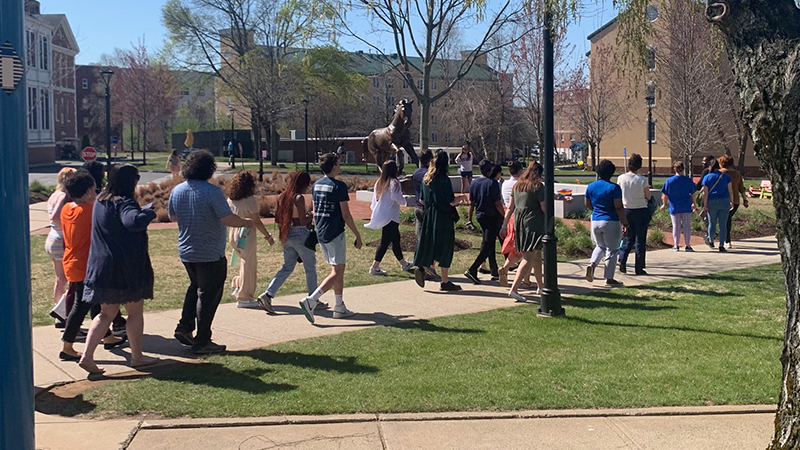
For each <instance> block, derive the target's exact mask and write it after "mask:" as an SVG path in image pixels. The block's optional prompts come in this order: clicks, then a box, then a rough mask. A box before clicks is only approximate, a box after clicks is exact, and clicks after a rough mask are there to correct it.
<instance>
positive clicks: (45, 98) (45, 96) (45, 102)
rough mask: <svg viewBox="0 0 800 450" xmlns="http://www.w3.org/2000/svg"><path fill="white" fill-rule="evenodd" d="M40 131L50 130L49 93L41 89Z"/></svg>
mask: <svg viewBox="0 0 800 450" xmlns="http://www.w3.org/2000/svg"><path fill="white" fill-rule="evenodd" d="M41 104H42V129H43V130H49V129H50V91H46V90H44V89H42V101H41Z"/></svg>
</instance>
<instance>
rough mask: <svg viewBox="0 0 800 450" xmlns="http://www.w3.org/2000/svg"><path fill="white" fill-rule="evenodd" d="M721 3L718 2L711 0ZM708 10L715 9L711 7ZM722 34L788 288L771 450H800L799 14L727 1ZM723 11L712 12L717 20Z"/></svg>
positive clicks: (774, 0) (781, 5) (772, 5)
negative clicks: (767, 192)
mask: <svg viewBox="0 0 800 450" xmlns="http://www.w3.org/2000/svg"><path fill="white" fill-rule="evenodd" d="M715 1H718V0H715ZM709 2H710V3H713V2H712V1H711V0H709ZM727 6H728V8H727V9H728V13H727V14H726V15H724V16H722V17H720V18H718V20H716V21H715V22H716V23H717V25H718V26H719V28H720V29H721V30H722V35H723V37H724V39H725V42H726V44H727V45H726V48H727V52H728V57H729V59H730V61H731V66H732V68H733V76H734V79H735V82H736V90H737V93H738V97H739V100H740V101H741V102H742V106H743V108H742V116H743V119H744V122H745V124H747V126H748V128H749V129H750V133H751V137H752V139H753V142H754V143H755V149H756V155H757V156H758V158H759V159H760V160H761V162H762V163H763V165H764V168H765V170H766V171H767V173H768V175H769V177H770V178H771V180H772V186H773V204H774V206H775V213H776V217H777V224H778V247H779V248H780V251H781V261H782V263H783V272H784V276H785V280H786V310H787V311H786V312H787V317H786V329H785V331H784V348H783V354H782V355H781V363H782V365H783V380H782V383H781V394H780V399H779V401H778V412H777V416H776V418H775V435H774V437H773V439H772V442H771V443H770V445H769V447H768V448H769V449H770V450H788V449H798V448H800V409H798V405H797V404H796V402H798V401H800V377H799V376H798V375H800V258H798V255H800V176H798V174H800V114H798V111H800V27H798V26H797V24H798V23H800V9H798V8H796V7H795V5H794V2H793V1H792V0H727ZM720 10H721V8H719V7H717V8H716V9H714V8H712V11H711V12H712V14H720V13H721V11H720Z"/></svg>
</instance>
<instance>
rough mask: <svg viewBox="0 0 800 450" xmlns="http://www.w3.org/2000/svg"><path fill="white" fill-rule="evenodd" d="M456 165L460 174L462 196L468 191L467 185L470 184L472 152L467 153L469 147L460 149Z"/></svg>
mask: <svg viewBox="0 0 800 450" xmlns="http://www.w3.org/2000/svg"><path fill="white" fill-rule="evenodd" d="M456 164H458V172H459V173H460V174H461V193H462V194H464V193H466V192H468V191H469V185H470V184H472V152H471V151H469V145H464V146H462V147H461V153H459V155H458V156H457V157H456Z"/></svg>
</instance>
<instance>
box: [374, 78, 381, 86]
mask: <svg viewBox="0 0 800 450" xmlns="http://www.w3.org/2000/svg"><path fill="white" fill-rule="evenodd" d="M372 86H373V87H376V88H379V87H381V79H380V78H378V77H375V78H373V79H372Z"/></svg>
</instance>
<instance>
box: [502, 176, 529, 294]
mask: <svg viewBox="0 0 800 450" xmlns="http://www.w3.org/2000/svg"><path fill="white" fill-rule="evenodd" d="M508 172H509V174H511V176H510V177H509V179H508V180H506V181H504V182H503V186H502V188H501V191H502V194H503V204H504V205H505V207H506V212H508V206H509V204H510V203H511V193H512V192H513V190H514V185H515V184H517V181H519V177H520V176H522V174H523V171H522V164H520V163H519V162H517V161H511V162H509V163H508ZM504 226H505V228H501V229H500V234H501V236H502V235H503V234H505V237H504V238H503V244H502V246H501V248H500V253H502V254H503V255H505V257H506V262H505V264H503V267H501V268H500V269H498V271H497V274H498V279H499V282H500V286H501V287H508V272H509V270H512V268H513V267H514V266H516V265H518V264H519V262H520V261H522V253H520V252H519V251H517V248H516V247H515V246H514V216H513V214H512V215H511V216H510V217H509V219H508V223H507V224H506V225H504ZM522 284H523V285H524V286H525V287H526V288H530V287H531V280H530V275H529V276H528V277H527V278H525V280H523V281H522Z"/></svg>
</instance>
